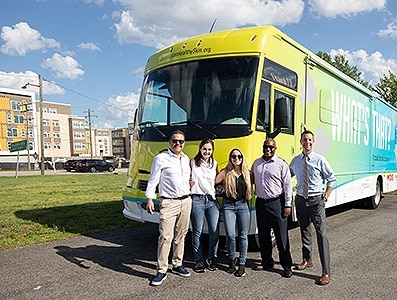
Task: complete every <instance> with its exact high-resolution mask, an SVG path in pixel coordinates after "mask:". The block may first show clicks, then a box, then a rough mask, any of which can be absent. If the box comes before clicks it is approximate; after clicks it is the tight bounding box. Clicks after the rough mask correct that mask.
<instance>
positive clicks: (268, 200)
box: [256, 196, 280, 203]
mask: <svg viewBox="0 0 397 300" xmlns="http://www.w3.org/2000/svg"><path fill="white" fill-rule="evenodd" d="M256 200H259V201H262V202H264V203H270V202H274V201H277V200H280V196H277V197H275V198H270V199H264V198H261V197H256Z"/></svg>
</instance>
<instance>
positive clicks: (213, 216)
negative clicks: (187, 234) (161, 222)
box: [190, 194, 219, 261]
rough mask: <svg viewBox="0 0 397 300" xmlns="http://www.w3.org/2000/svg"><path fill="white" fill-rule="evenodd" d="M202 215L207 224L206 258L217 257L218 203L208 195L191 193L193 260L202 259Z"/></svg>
mask: <svg viewBox="0 0 397 300" xmlns="http://www.w3.org/2000/svg"><path fill="white" fill-rule="evenodd" d="M204 217H205V219H206V220H207V224H208V237H209V243H208V258H214V257H217V252H218V241H219V225H218V221H219V204H218V201H216V200H215V199H213V198H212V197H211V196H208V195H197V194H193V195H192V213H191V215H190V220H191V222H192V246H193V255H194V261H200V260H203V252H202V237H201V236H202V232H203V226H204Z"/></svg>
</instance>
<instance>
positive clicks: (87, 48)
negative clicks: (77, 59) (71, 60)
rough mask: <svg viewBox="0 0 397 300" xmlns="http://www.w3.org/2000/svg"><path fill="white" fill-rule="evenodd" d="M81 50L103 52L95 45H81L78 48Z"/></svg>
mask: <svg viewBox="0 0 397 300" xmlns="http://www.w3.org/2000/svg"><path fill="white" fill-rule="evenodd" d="M77 47H78V48H80V49H84V50H91V51H102V50H101V49H100V48H99V47H98V46H97V45H95V44H94V43H81V44H79V45H78V46H77Z"/></svg>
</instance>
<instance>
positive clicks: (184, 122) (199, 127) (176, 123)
mask: <svg viewBox="0 0 397 300" xmlns="http://www.w3.org/2000/svg"><path fill="white" fill-rule="evenodd" d="M179 124H192V125H194V126H196V127H197V128H198V129H200V130H202V131H204V132H206V133H208V134H210V135H211V136H212V138H213V139H214V138H217V137H218V136H217V135H216V134H215V133H213V132H212V131H209V130H208V129H206V128H204V127H202V126H201V125H199V124H197V123H195V122H193V121H188V120H185V121H181V122H175V123H171V124H170V125H179Z"/></svg>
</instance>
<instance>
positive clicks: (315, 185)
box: [290, 130, 336, 285]
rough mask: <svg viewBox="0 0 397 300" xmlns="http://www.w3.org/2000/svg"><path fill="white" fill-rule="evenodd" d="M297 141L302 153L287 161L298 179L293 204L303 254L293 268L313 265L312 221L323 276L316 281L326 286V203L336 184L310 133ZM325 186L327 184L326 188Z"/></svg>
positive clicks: (327, 277) (327, 279) (328, 261)
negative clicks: (314, 145) (300, 261)
mask: <svg viewBox="0 0 397 300" xmlns="http://www.w3.org/2000/svg"><path fill="white" fill-rule="evenodd" d="M300 143H301V145H302V153H301V154H299V155H297V156H295V157H294V158H293V159H292V161H291V164H290V170H291V175H292V176H294V175H295V176H296V179H297V181H298V186H297V196H296V201H295V204H296V213H297V217H298V222H299V227H300V232H301V239H302V256H303V260H302V263H300V264H299V265H297V267H296V268H297V269H298V270H305V269H306V268H309V267H311V266H312V265H313V260H312V236H311V227H310V223H311V222H313V225H314V227H315V229H316V234H317V244H318V251H319V254H320V260H321V265H322V275H321V277H320V279H319V281H318V284H320V285H326V284H328V283H329V282H330V280H331V277H330V251H329V243H328V238H327V236H326V232H327V228H326V227H327V224H326V220H325V218H326V216H325V204H326V202H327V199H328V197H329V195H330V194H331V191H332V188H333V186H334V185H335V182H336V178H335V175H334V172H333V170H332V168H331V166H330V165H329V163H328V161H327V159H326V158H325V157H323V156H321V155H319V154H317V153H315V152H313V144H314V134H313V132H311V131H310V130H305V131H304V132H303V133H302V134H301V140H300ZM324 185H326V188H325V191H324Z"/></svg>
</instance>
